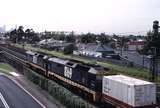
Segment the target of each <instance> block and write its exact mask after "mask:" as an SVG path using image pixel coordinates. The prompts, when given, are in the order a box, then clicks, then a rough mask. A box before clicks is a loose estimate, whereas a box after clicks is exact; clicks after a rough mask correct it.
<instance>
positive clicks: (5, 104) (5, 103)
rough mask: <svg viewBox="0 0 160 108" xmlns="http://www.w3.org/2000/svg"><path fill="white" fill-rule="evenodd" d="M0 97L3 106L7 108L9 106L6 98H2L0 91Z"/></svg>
mask: <svg viewBox="0 0 160 108" xmlns="http://www.w3.org/2000/svg"><path fill="white" fill-rule="evenodd" d="M0 99H1V100H2V103H3V105H4V106H5V108H9V106H8V104H7V102H6V100H5V99H4V97H3V95H2V94H1V92H0Z"/></svg>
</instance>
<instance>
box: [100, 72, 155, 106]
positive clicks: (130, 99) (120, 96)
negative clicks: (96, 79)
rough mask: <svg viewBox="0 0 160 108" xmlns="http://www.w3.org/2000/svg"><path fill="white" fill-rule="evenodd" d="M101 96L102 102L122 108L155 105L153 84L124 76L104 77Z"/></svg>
mask: <svg viewBox="0 0 160 108" xmlns="http://www.w3.org/2000/svg"><path fill="white" fill-rule="evenodd" d="M102 94H103V99H104V101H107V102H111V103H112V104H115V106H120V107H122V108H145V107H146V108H152V106H153V105H155V104H156V85H155V84H154V83H151V82H147V81H143V80H139V79H135V78H132V77H128V76H124V75H112V76H104V77H103V89H102ZM157 108H158V107H157Z"/></svg>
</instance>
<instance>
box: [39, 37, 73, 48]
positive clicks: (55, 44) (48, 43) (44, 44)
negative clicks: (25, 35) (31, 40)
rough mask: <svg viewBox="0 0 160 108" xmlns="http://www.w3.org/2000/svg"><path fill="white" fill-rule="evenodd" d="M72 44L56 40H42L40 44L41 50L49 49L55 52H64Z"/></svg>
mask: <svg viewBox="0 0 160 108" xmlns="http://www.w3.org/2000/svg"><path fill="white" fill-rule="evenodd" d="M69 44H71V43H67V42H65V41H59V40H54V39H47V40H42V41H40V42H39V46H40V47H41V48H47V49H50V50H55V51H63V49H64V48H65V47H66V46H68V45H69Z"/></svg>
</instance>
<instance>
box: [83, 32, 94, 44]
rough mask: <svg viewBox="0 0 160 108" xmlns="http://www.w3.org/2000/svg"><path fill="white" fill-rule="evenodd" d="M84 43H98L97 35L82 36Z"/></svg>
mask: <svg viewBox="0 0 160 108" xmlns="http://www.w3.org/2000/svg"><path fill="white" fill-rule="evenodd" d="M81 42H82V43H94V42H96V35H95V34H92V33H87V34H83V35H82V36H81Z"/></svg>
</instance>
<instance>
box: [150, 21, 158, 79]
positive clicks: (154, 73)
mask: <svg viewBox="0 0 160 108" xmlns="http://www.w3.org/2000/svg"><path fill="white" fill-rule="evenodd" d="M158 33H159V21H154V22H153V37H152V38H156V37H158ZM151 52H152V58H151V63H150V65H151V66H150V71H151V75H152V77H151V80H152V81H155V80H156V79H157V75H158V72H157V68H158V67H157V66H158V62H157V58H158V55H157V53H158V48H157V47H152V48H151Z"/></svg>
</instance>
